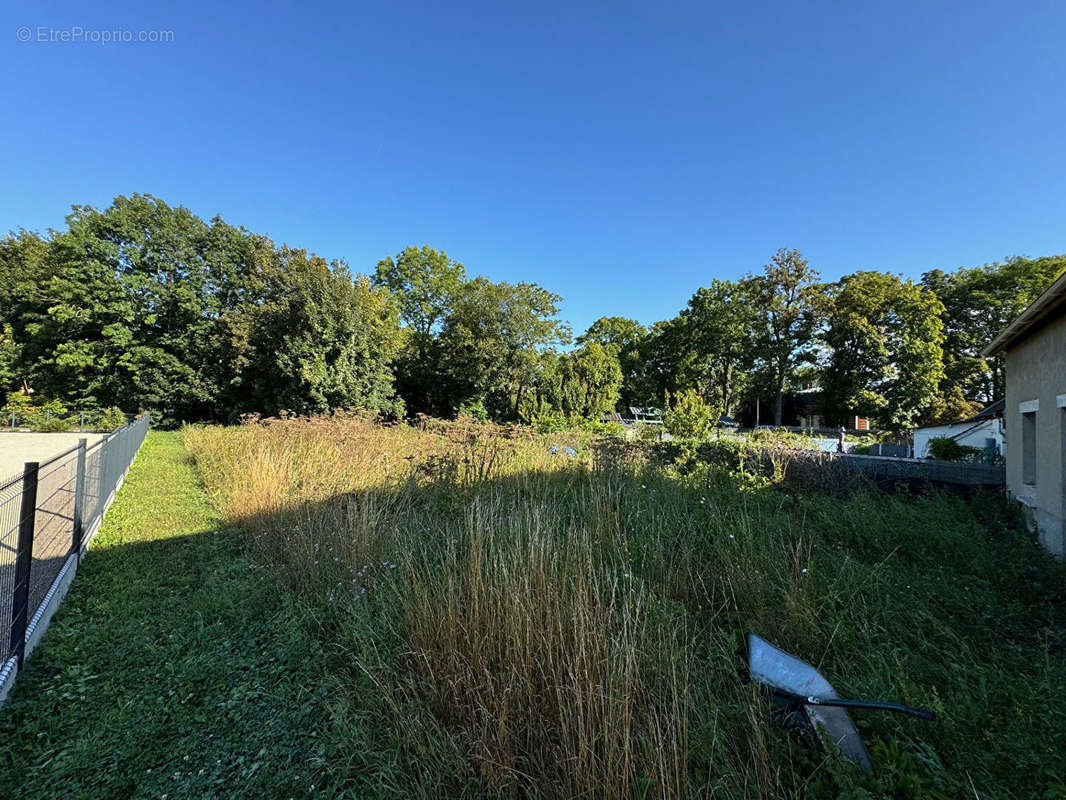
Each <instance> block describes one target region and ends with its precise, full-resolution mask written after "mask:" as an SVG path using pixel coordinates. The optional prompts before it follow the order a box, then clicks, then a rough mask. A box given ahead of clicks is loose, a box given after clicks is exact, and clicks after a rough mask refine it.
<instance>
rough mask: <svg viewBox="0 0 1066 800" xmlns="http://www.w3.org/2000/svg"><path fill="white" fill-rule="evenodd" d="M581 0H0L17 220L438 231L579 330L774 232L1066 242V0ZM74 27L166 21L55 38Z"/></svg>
mask: <svg viewBox="0 0 1066 800" xmlns="http://www.w3.org/2000/svg"><path fill="white" fill-rule="evenodd" d="M577 5H578V4H575V3H572V2H567V3H547V2H538V3H509V2H498V1H497V2H491V3H489V2H485V3H470V2H452V3H433V4H428V3H426V4H417V3H408V2H392V1H391V0H389V1H388V2H376V3H349V2H331V3H320V2H313V1H312V0H305V1H304V2H297V3H288V4H283V3H275V4H269V3H246V2H228V1H227V2H211V3H204V2H197V1H196V0H192V1H190V2H183V3H145V2H143V0H142V1H141V2H117V1H116V0H97V1H96V2H85V3H70V2H67V3H56V2H48V1H47V0H43V1H42V0H35V1H34V2H26V1H25V0H19V1H18V2H8V3H6V4H5V8H4V9H3V10H2V11H0V18H2V20H3V21H2V23H0V25H2V27H0V41H2V45H0V68H2V70H3V74H4V76H5V81H4V83H5V97H4V107H5V109H6V111H5V114H4V124H3V126H2V133H0V177H2V190H0V230H6V229H9V228H18V227H26V228H30V229H39V230H44V229H47V228H49V227H61V226H62V223H63V218H64V216H65V214H66V213H67V211H68V210H69V206H70V205H71V204H74V203H88V204H91V205H95V206H98V207H100V206H106V205H107V204H108V203H109V202H110V200H111V198H112V197H114V196H115V195H116V194H130V193H133V192H147V193H151V194H155V195H157V196H159V197H161V198H163V199H165V200H166V201H167V202H169V203H172V204H183V205H186V206H188V207H189V208H191V209H192V210H193V211H195V212H196V213H198V214H200V215H202V216H204V217H210V216H212V215H214V214H216V213H219V214H221V215H222V216H223V217H224V218H225V219H226V220H227V221H229V222H232V223H235V224H243V225H245V226H247V227H249V228H251V229H253V230H255V231H258V232H262V233H267V234H269V235H271V236H272V237H273V238H274V239H275V240H276V241H278V242H286V243H289V244H292V245H297V246H302V247H307V248H309V249H312V250H314V251H316V252H318V253H319V254H321V255H323V256H326V257H328V258H341V257H342V258H345V259H346V260H347V261H348V262H349V263H350V264H351V265H352V267H353V268H354V269H355V270H357V271H362V272H366V271H370V270H372V269H373V266H374V264H375V263H376V262H377V260H378V259H380V258H381V257H383V256H385V255H388V254H390V253H394V252H396V251H397V250H399V249H401V248H402V247H404V246H405V245H408V244H423V243H428V244H431V245H432V246H434V247H437V248H442V249H445V250H447V251H448V253H449V254H451V255H452V256H453V257H455V258H458V259H460V260H462V261H463V262H464V263H465V264H466V265H467V267H468V269H469V270H470V272H471V273H474V274H484V275H487V276H488V277H490V278H492V279H494V280H509V281H518V280H526V281H535V282H537V283H539V284H541V285H543V286H546V287H547V288H549V289H552V290H553V291H556V292H558V293H559V294H562V295H563V296H564V297H565V302H564V305H563V315H564V317H566V318H567V319H569V320H570V321H571V322H572V323H573V325H574V328H575V330H576V331H580V330H581V329H583V328H584V327H585V326H586V325H587V324H588V323H589V322H591V321H592V320H593V319H595V318H596V317H598V316H601V315H614V314H618V315H624V316H631V317H636V318H637V319H640V320H641V321H643V322H652V321H654V320H656V319H662V318H666V317H669V316H672V315H673V314H674V313H676V312H677V310H678V309H679V308H681V307H682V306H683V305H684V303H685V301H686V299H687V298H688V297H689V295H690V294H691V293H692V291H693V290H694V289H696V287H698V286H700V285H704V284H706V283H708V282H709V281H710V280H711V279H712V278H714V277H727V278H729V277H736V276H739V275H741V274H743V273H744V272H746V271H748V270H755V269H758V268H759V267H760V266H761V265H762V264H764V263H765V262H766V260H767V259H768V257H769V256H770V255H771V254H772V253H773V252H774V250H776V249H777V248H778V247H781V246H788V247H796V248H799V249H800V250H802V251H803V252H804V253H805V254H806V255H807V257H808V258H809V259H810V261H811V263H812V264H813V265H814V266H815V267H816V268H818V269H819V270H821V272H822V274H823V276H825V277H827V278H835V277H838V276H839V275H841V274H844V273H846V272H850V271H852V270H855V269H860V268H876V269H884V270H890V271H894V272H902V273H904V274H906V275H909V276H918V275H919V274H920V273H921V272H923V271H924V270H926V269H929V268H932V267H937V266H939V267H945V268H951V267H954V266H958V265H974V264H980V263H984V262H987V261H992V260H997V259H1002V258H1004V257H1006V256H1009V255H1014V254H1020V255H1031V256H1038V255H1047V254H1050V253H1060V252H1063V251H1066V97H1064V94H1066V46H1064V42H1066V3H1062V2H1057V1H1056V0H1048V1H1045V2H1039V1H1036V2H1024V3H1018V2H1001V3H982V2H973V1H972V0H971V1H970V2H940V1H939V0H938V2H929V1H928V0H922V2H914V3H899V2H897V3H886V2H877V3H861V2H839V3H821V4H808V3H794V2H771V3H729V4H721V5H720V6H719V7H717V8H715V7H714V6H713V5H712V4H711V3H706V2H693V3H685V4H669V5H662V4H660V3H654V2H641V3H639V4H632V5H627V4H621V3H617V2H610V3H602V4H590V3H582V4H580V6H581V7H580V8H577V7H575V6H577ZM20 26H27V27H28V28H29V30H30V35H31V41H29V42H20V41H19V40H18V37H19V35H20V31H19V28H20ZM71 26H80V27H81V28H82V29H84V30H86V31H88V30H99V29H104V30H113V29H124V30H129V31H132V32H134V35H135V34H136V32H137V31H139V30H149V29H162V30H169V31H173V41H172V42H166V43H158V44H147V43H137V42H131V43H111V44H100V43H92V42H67V43H64V42H58V41H57V42H47V41H45V42H41V41H36V39H37V37H38V36H39V35H40V31H39V29H40V28H41V27H43V28H45V34H44V35H45V36H46V37H47V36H51V35H53V33H50V32H49V30H48V29H52V30H53V31H55V32H56V34H55V35H60V33H61V31H62V30H63V29H68V28H70V27H71ZM22 35H25V34H24V33H23V34H22ZM85 35H87V34H85Z"/></svg>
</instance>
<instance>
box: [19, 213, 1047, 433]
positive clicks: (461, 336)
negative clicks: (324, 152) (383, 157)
mask: <svg viewBox="0 0 1066 800" xmlns="http://www.w3.org/2000/svg"><path fill="white" fill-rule="evenodd" d="M1064 269H1066V256H1054V257H1047V258H1040V259H1035V260H1034V259H1023V258H1014V259H1010V260H1008V261H1006V262H1003V263H994V264H989V265H984V266H980V267H975V268H960V269H956V270H954V271H951V272H947V271H943V270H939V269H934V270H931V271H929V272H927V273H925V274H924V275H923V276H922V278H921V280H919V281H913V280H909V279H904V278H902V277H900V276H898V275H893V274H890V273H886V272H877V271H859V272H855V273H852V274H850V275H846V276H844V277H843V278H841V279H840V280H838V281H834V282H823V281H822V280H821V279H820V276H819V274H818V273H817V271H816V270H815V269H814V268H812V267H811V266H810V265H809V264H808V262H807V260H806V259H805V258H804V257H803V255H802V254H801V253H800V252H798V251H797V250H789V249H781V250H779V251H778V252H777V253H775V254H774V255H773V256H772V257H771V259H770V260H769V262H768V263H767V264H766V265H765V266H764V267H763V268H762V269H761V270H758V271H756V272H754V273H749V274H748V275H746V276H745V277H743V278H741V279H739V280H734V281H727V280H718V279H714V280H711V281H710V283H709V285H708V286H705V287H701V288H699V289H698V290H697V291H696V292H695V293H694V294H693V295H692V297H691V298H690V299H689V300H688V303H687V304H686V306H685V307H684V308H683V309H682V310H681V311H680V312H679V313H678V315H677V316H676V317H674V318H672V319H669V320H664V321H661V322H657V323H655V324H653V325H651V326H644V325H642V324H640V323H639V322H637V321H636V320H632V319H627V318H624V317H610V316H607V317H602V318H600V319H598V320H596V321H595V322H594V323H593V324H592V325H591V326H590V327H589V328H588V330H586V331H585V332H583V333H582V334H580V335H579V336H577V337H576V339H574V338H573V337H572V332H571V330H570V329H569V327H568V326H567V325H566V324H565V323H564V322H562V321H561V320H560V319H559V308H558V307H559V303H560V301H561V298H560V297H559V296H558V295H556V294H554V293H552V292H551V291H549V290H547V289H545V288H543V287H541V286H538V285H537V284H535V283H506V282H493V281H490V280H488V279H486V278H484V277H470V276H468V274H467V271H466V268H465V266H464V265H463V264H462V263H460V262H458V261H456V260H454V259H452V258H450V257H449V256H448V255H447V254H445V253H443V252H441V251H438V250H434V249H432V248H430V247H428V246H423V247H408V248H406V249H404V250H402V251H401V252H399V253H397V254H396V255H394V256H389V257H386V258H384V259H382V260H381V261H380V262H379V263H378V264H377V265H376V268H375V269H374V271H373V272H372V273H371V274H369V275H358V274H353V273H352V271H351V270H350V269H349V267H348V265H347V264H345V263H344V262H343V261H331V262H327V261H325V260H324V259H322V258H319V257H317V256H315V255H314V254H313V253H309V252H308V251H306V250H302V249H297V248H292V247H289V246H287V245H280V246H279V245H276V244H275V243H274V242H273V241H271V240H270V239H269V238H268V237H266V236H263V235H260V234H256V233H253V232H252V231H249V230H247V229H245V228H243V227H235V226H233V225H230V224H228V223H226V222H225V221H223V220H222V219H221V218H220V217H215V218H213V219H211V220H210V221H204V220H202V219H200V218H199V217H197V216H196V215H194V214H192V213H191V212H190V211H188V210H187V209H185V208H182V207H180V206H178V207H172V206H169V205H167V204H166V203H165V202H163V201H162V200H159V199H157V198H154V197H152V196H150V195H140V194H138V195H133V196H131V197H117V198H116V199H115V200H114V202H113V203H112V205H111V206H110V207H108V208H106V209H103V210H97V209H94V208H92V207H89V206H75V207H74V208H73V210H72V213H71V214H70V215H69V216H68V217H67V226H66V229H64V230H50V231H49V232H48V233H47V234H46V235H40V234H38V233H33V232H29V231H25V230H20V231H18V232H14V233H11V234H9V235H7V236H6V237H4V238H3V239H2V240H0V389H3V390H4V391H5V392H7V393H18V392H19V391H20V390H21V389H24V388H29V389H32V390H33V392H34V397H36V398H39V399H41V400H43V399H44V398H50V399H53V400H55V399H58V400H62V402H63V403H64V404H65V405H66V406H67V407H69V408H71V409H74V410H77V409H98V408H106V407H111V406H117V407H119V408H121V409H123V410H125V411H128V412H134V411H139V410H151V411H152V412H154V414H155V415H156V417H157V419H158V420H159V421H160V422H161V423H163V424H177V423H180V422H182V421H199V420H218V421H233V420H235V419H237V418H238V417H239V416H240V415H242V414H245V413H259V414H277V413H279V412H281V411H282V410H286V411H289V412H292V413H297V414H312V413H327V412H329V411H332V410H334V409H338V408H345V407H353V406H358V407H365V408H371V409H375V410H378V411H380V412H382V413H383V414H385V415H388V416H393V417H400V416H405V415H406V416H413V415H415V414H418V413H425V414H430V415H434V416H452V415H454V414H456V413H458V412H460V411H462V412H463V413H471V414H474V415H477V416H487V417H491V418H494V419H498V420H522V421H534V420H543V419H553V418H556V419H574V418H581V419H591V420H594V419H598V418H599V417H601V416H602V415H604V414H605V413H608V412H611V411H613V410H616V409H617V410H622V411H624V410H625V409H627V408H628V407H630V406H652V405H654V406H663V405H667V404H669V403H670V402H671V401H670V398H677V397H680V396H682V395H684V394H686V393H694V394H696V395H698V396H699V397H700V398H702V399H703V400H704V401H705V402H706V403H708V404H710V405H712V406H713V407H714V408H715V409H716V413H721V414H724V415H727V416H732V415H735V414H737V413H738V411H739V410H740V409H741V408H743V407H745V406H746V405H750V404H751V403H752V402H753V401H759V402H761V403H765V404H766V405H765V406H764V407H765V408H767V413H766V415H765V417H764V421H766V422H769V421H771V420H772V421H773V422H774V423H775V424H782V422H784V421H786V410H787V409H786V398H787V397H788V393H789V391H790V390H792V389H795V388H797V387H803V386H818V387H820V389H821V391H820V394H819V406H820V407H819V410H820V412H821V414H822V416H823V418H824V419H825V420H826V421H827V423H829V424H837V423H839V422H842V421H843V420H844V419H846V418H848V417H849V416H850V415H855V414H858V415H862V416H867V417H871V418H872V419H874V420H875V422H876V423H877V424H878V425H879V426H881V427H885V428H888V429H890V430H905V429H907V428H909V427H913V426H914V425H916V424H920V423H923V422H934V421H940V420H947V419H958V418H960V417H962V416H966V415H967V414H969V413H973V412H974V411H976V410H977V409H978V408H979V407H980V406H981V405H984V404H986V403H988V402H991V401H993V400H995V399H998V398H999V397H1001V396H1002V394H1003V381H1004V378H1003V364H1002V360H1001V357H997V358H995V359H991V360H985V359H982V358H981V356H980V351H981V348H982V347H983V346H984V345H985V344H987V343H988V342H989V341H991V339H992V338H993V337H994V336H995V334H996V333H997V332H998V331H999V330H1000V329H1001V328H1003V327H1004V326H1005V325H1006V324H1007V323H1009V322H1010V320H1011V319H1013V318H1014V317H1015V316H1016V315H1017V314H1018V313H1020V312H1021V311H1022V310H1023V309H1024V308H1025V307H1026V306H1027V305H1028V304H1029V303H1030V302H1032V300H1034V299H1035V298H1036V297H1037V296H1038V295H1039V294H1040V292H1041V291H1043V289H1044V288H1045V287H1046V286H1047V285H1048V284H1049V283H1050V282H1051V281H1052V280H1053V279H1054V278H1055V277H1056V276H1057V275H1058V274H1060V273H1061V272H1062V271H1063V270H1064ZM10 402H11V400H10V398H9V404H10ZM20 402H26V398H25V396H22V397H21V400H20Z"/></svg>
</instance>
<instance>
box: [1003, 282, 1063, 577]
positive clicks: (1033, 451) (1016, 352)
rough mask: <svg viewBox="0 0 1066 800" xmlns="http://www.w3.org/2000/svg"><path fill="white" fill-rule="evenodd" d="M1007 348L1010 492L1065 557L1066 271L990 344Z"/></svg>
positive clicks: (1044, 537)
mask: <svg viewBox="0 0 1066 800" xmlns="http://www.w3.org/2000/svg"><path fill="white" fill-rule="evenodd" d="M997 353H1006V356H1007V359H1006V372H1007V394H1006V398H1005V407H1004V422H1005V423H1006V428H1007V431H1008V432H1009V435H1010V442H1009V443H1008V444H1007V491H1008V492H1010V494H1011V495H1012V496H1014V497H1015V498H1017V499H1018V502H1020V503H1021V504H1022V506H1023V507H1024V508H1025V510H1026V516H1027V517H1028V519H1029V521H1030V523H1031V524H1032V525H1033V526H1035V527H1036V529H1037V531H1038V535H1039V537H1040V541H1041V542H1042V543H1043V545H1044V546H1045V547H1047V549H1048V550H1050V551H1051V552H1052V553H1054V554H1055V555H1056V556H1058V557H1059V558H1062V557H1064V556H1066V542H1064V537H1063V519H1064V518H1066V482H1064V478H1066V274H1063V275H1061V276H1060V277H1059V278H1058V280H1056V281H1055V282H1054V283H1052V284H1051V286H1049V287H1048V289H1047V291H1045V292H1044V293H1043V294H1042V295H1040V297H1038V298H1037V299H1036V301H1035V302H1034V303H1033V304H1032V305H1031V306H1029V308H1027V309H1025V311H1023V312H1022V313H1021V315H1019V317H1018V318H1017V319H1016V320H1014V322H1012V323H1011V324H1010V325H1008V326H1007V328H1006V329H1005V330H1003V331H1002V332H1001V333H1000V334H999V336H997V337H996V338H995V339H994V340H993V342H992V343H991V344H990V345H989V346H988V347H987V348H986V349H985V351H984V353H983V355H984V356H986V357H990V356H994V355H996V354H997Z"/></svg>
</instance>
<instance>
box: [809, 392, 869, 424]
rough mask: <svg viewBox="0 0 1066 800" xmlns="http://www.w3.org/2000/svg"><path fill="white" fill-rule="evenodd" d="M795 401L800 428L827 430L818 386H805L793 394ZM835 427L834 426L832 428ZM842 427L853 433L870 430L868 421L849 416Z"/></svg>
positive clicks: (853, 415)
mask: <svg viewBox="0 0 1066 800" xmlns="http://www.w3.org/2000/svg"><path fill="white" fill-rule="evenodd" d="M793 396H794V397H795V400H796V416H797V417H798V419H799V427H801V428H827V427H830V426H827V425H826V424H825V417H824V416H822V408H821V403H822V389H821V387H819V386H813V385H810V386H807V387H806V388H804V389H798V390H796V391H795V392H794V393H793ZM834 427H835V426H834ZM844 427H845V428H847V429H848V430H853V431H868V430H870V420H869V419H867V418H866V417H860V416H858V415H856V414H851V415H849V416H848V418H847V419H845V420H844Z"/></svg>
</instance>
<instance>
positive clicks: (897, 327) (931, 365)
mask: <svg viewBox="0 0 1066 800" xmlns="http://www.w3.org/2000/svg"><path fill="white" fill-rule="evenodd" d="M942 312H943V306H942V304H941V303H940V301H939V300H938V299H937V297H936V295H934V294H933V293H932V292H931V291H929V290H928V289H926V288H924V287H922V286H921V285H918V284H915V283H914V282H913V281H910V280H907V281H904V280H902V279H901V278H899V277H898V276H896V275H891V274H888V273H884V272H856V273H854V274H852V275H846V276H845V277H843V278H841V280H840V281H839V282H838V283H837V284H835V285H834V286H833V287H831V289H830V299H829V305H828V309H827V315H828V321H827V323H826V330H825V333H824V335H823V339H824V342H825V344H826V346H827V347H828V348H829V353H830V354H829V361H828V364H827V366H826V368H825V372H824V377H823V381H822V389H823V394H822V402H823V409H824V411H825V413H826V416H827V418H828V419H829V420H830V421H832V422H834V423H837V422H841V421H842V420H843V419H845V418H846V417H847V416H849V415H851V414H861V415H863V416H869V417H877V418H878V420H879V421H880V422H881V423H882V424H883V425H884V427H886V428H888V429H890V430H893V431H904V430H907V429H909V428H912V427H914V426H915V425H916V423H917V422H918V420H919V418H920V416H921V414H922V413H923V411H924V410H925V409H927V408H928V407H929V406H930V404H932V403H933V402H934V401H935V399H936V397H937V392H938V387H939V386H940V381H941V379H942V378H943V374H944V372H943V349H942V342H943V340H944V334H943V323H942V322H941V319H940V315H941V313H942Z"/></svg>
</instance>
